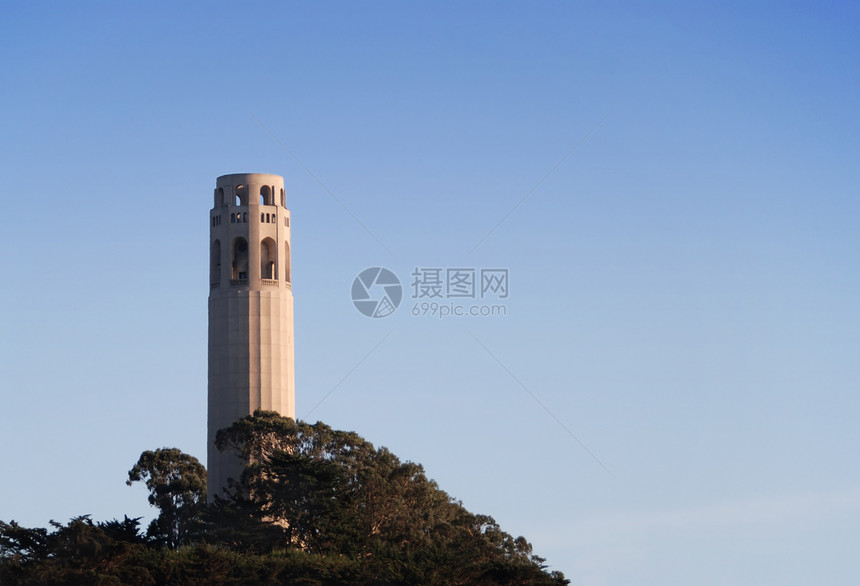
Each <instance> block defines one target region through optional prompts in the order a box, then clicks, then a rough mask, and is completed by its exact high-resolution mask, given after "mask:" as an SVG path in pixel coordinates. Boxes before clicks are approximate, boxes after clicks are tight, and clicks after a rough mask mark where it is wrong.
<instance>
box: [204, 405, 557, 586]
mask: <svg viewBox="0 0 860 586" xmlns="http://www.w3.org/2000/svg"><path fill="white" fill-rule="evenodd" d="M216 445H217V446H218V448H219V449H221V450H225V449H229V450H231V451H235V452H237V453H239V454H241V455H242V456H243V457H244V458H245V460H246V462H248V465H247V467H246V469H245V472H244V474H243V476H242V480H241V487H240V490H237V491H236V492H235V494H234V499H236V502H237V503H241V504H242V506H245V507H247V510H250V511H254V512H255V513H254V514H256V518H257V519H258V520H259V521H260V522H262V523H267V524H268V525H269V526H270V527H275V528H279V531H280V535H281V537H280V544H281V547H284V546H292V547H298V548H300V549H303V550H304V551H307V552H310V553H315V554H322V555H326V556H332V555H336V556H349V557H350V558H352V559H359V560H364V561H363V562H362V563H363V564H365V565H366V566H367V567H366V568H365V572H366V573H365V575H366V576H375V577H376V578H378V579H379V580H380V583H386V582H389V583H391V582H393V583H440V582H441V583H474V584H499V583H505V584H541V583H543V584H566V583H567V581H566V580H565V579H564V576H563V575H562V574H560V573H552V574H547V573H546V572H544V566H543V565H542V564H543V561H544V560H542V559H541V558H538V557H536V556H533V555H531V551H532V548H531V545H530V544H529V543H528V542H527V541H526V540H525V539H524V538H522V537H518V538H516V539H515V538H514V537H512V536H511V535H509V534H507V533H505V532H504V531H502V530H501V528H499V526H498V524H497V523H496V522H495V521H494V520H493V519H492V517H488V516H485V515H474V514H472V513H470V512H469V511H467V510H466V509H465V508H464V507H463V506H462V504H460V503H459V502H457V501H455V500H454V499H452V498H451V497H450V496H449V495H448V494H446V493H445V492H444V491H442V490H441V489H439V487H438V486H437V485H436V483H435V482H433V481H432V480H428V479H427V477H426V475H425V474H424V469H423V468H422V466H421V465H420V464H415V463H412V462H401V461H400V460H399V459H398V458H397V456H395V455H394V454H392V453H391V452H389V451H388V450H387V449H386V448H379V449H376V448H374V446H373V445H372V444H371V443H370V442H367V441H365V440H364V439H363V438H361V437H360V436H359V435H358V434H356V433H353V432H345V431H338V430H333V429H332V428H330V427H329V426H327V425H325V424H323V423H320V422H317V423H316V424H313V425H312V424H308V423H305V422H301V421H298V422H297V421H293V420H292V419H288V418H285V417H281V416H280V415H278V414H277V413H273V412H263V411H257V412H255V413H254V414H253V415H251V416H248V417H245V418H243V419H241V420H239V421H237V422H236V423H234V424H233V425H232V426H231V427H229V428H227V429H224V430H221V431H220V432H219V433H218V434H217V437H216ZM269 545H270V547H277V546H278V544H277V542H275V543H273V542H271V541H270V542H269Z"/></svg>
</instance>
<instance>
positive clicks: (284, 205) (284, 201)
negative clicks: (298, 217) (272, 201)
mask: <svg viewBox="0 0 860 586" xmlns="http://www.w3.org/2000/svg"><path fill="white" fill-rule="evenodd" d="M281 207H283V208H285V207H287V201H286V198H285V196H284V188H283V187H282V188H281Z"/></svg>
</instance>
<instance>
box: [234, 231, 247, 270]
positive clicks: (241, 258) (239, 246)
mask: <svg viewBox="0 0 860 586" xmlns="http://www.w3.org/2000/svg"><path fill="white" fill-rule="evenodd" d="M231 267H232V278H233V279H234V280H240V281H242V280H245V281H247V280H248V241H247V240H245V239H244V238H242V237H241V236H240V237H239V238H236V239H235V240H234V241H233V262H232V265H231Z"/></svg>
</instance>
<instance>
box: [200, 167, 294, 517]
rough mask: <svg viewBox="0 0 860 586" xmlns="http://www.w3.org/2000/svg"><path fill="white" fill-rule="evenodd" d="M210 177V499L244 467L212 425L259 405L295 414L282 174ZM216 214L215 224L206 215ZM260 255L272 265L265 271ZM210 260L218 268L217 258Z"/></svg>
mask: <svg viewBox="0 0 860 586" xmlns="http://www.w3.org/2000/svg"><path fill="white" fill-rule="evenodd" d="M216 183H217V185H216V190H215V193H216V196H215V206H216V207H214V208H213V209H212V211H211V212H210V220H211V221H210V238H209V239H210V249H211V250H213V251H215V252H212V253H210V254H211V255H215V254H216V253H217V250H218V248H219V247H220V259H221V266H220V276H219V275H216V274H212V275H210V290H209V392H208V395H209V398H208V402H209V406H208V448H207V451H208V457H207V468H208V476H209V486H208V498H209V500H210V501H211V500H213V499H214V498H215V496H216V495H222V494H223V490H224V489H225V488H226V487H227V484H228V479H229V478H233V479H235V480H238V479H239V475H240V474H241V471H242V467H243V465H244V463H243V462H242V461H241V460H240V459H239V458H238V457H237V456H236V455H234V454H224V453H221V452H219V451H218V450H217V448H215V443H214V442H215V435H216V434H217V433H218V430H220V429H223V428H225V427H229V426H230V425H231V424H232V423H233V422H234V421H236V420H237V419H240V418H242V417H245V416H246V415H250V414H251V413H253V412H254V411H255V410H257V409H264V410H267V411H277V412H278V413H280V414H281V415H284V416H286V417H292V418H295V380H294V351H293V294H292V286H291V284H290V282H289V281H288V280H287V279H288V278H290V277H291V275H289V274H288V272H287V271H284V270H283V269H282V267H284V266H285V263H286V266H289V265H290V259H289V257H288V255H289V252H288V251H289V250H290V230H289V227H285V226H281V225H279V223H278V218H289V210H287V209H286V207H284V206H283V205H281V204H282V202H283V200H281V198H280V197H277V196H276V194H278V195H279V194H280V193H281V192H282V190H283V186H284V180H283V178H282V177H280V176H277V175H267V174H262V173H241V174H234V175H223V176H221V177H218V179H217V182H216ZM221 190H223V193H224V198H223V204H222V203H221V200H220V196H219V194H220V193H221ZM261 195H263V196H264V198H265V199H266V202H267V203H266V204H265V205H261V204H260V197H261ZM237 196H238V198H239V200H240V201H239V202H238V203H237V201H236V200H237ZM283 203H285V202H283ZM216 216H220V218H221V220H220V222H219V221H218V220H214V219H212V218H214V217H216ZM281 255H286V256H287V257H286V258H282V256H281ZM264 260H265V261H266V263H267V267H270V266H271V265H270V264H269V263H274V266H275V267H277V270H276V271H274V272H272V271H271V270H269V271H268V272H269V273H271V274H266V270H267V268H264V267H263V266H262V263H263V261H264ZM210 262H211V264H212V267H211V268H210V270H211V271H216V270H217V262H214V261H210ZM264 277H265V278H264ZM270 277H271V278H270Z"/></svg>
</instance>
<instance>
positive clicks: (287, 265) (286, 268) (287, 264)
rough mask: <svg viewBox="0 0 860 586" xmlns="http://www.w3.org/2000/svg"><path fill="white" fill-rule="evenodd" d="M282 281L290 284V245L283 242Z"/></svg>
mask: <svg viewBox="0 0 860 586" xmlns="http://www.w3.org/2000/svg"><path fill="white" fill-rule="evenodd" d="M284 280H285V281H286V282H287V283H290V282H291V281H290V243H289V242H284Z"/></svg>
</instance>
